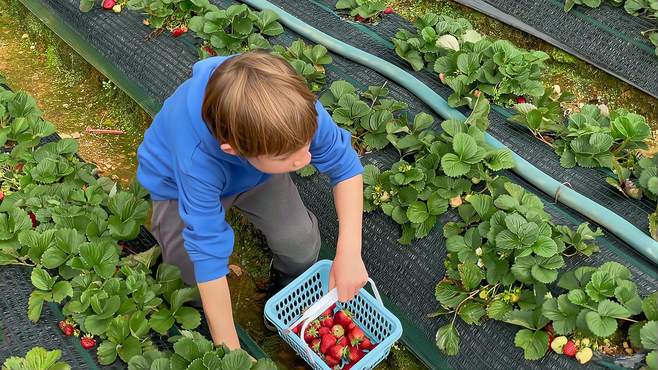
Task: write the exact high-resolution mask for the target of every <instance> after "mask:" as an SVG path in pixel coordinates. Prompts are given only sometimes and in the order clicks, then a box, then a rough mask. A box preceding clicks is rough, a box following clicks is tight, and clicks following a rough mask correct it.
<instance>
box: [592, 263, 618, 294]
mask: <svg viewBox="0 0 658 370" xmlns="http://www.w3.org/2000/svg"><path fill="white" fill-rule="evenodd" d="M615 288H616V284H615V280H614V278H613V277H612V276H611V275H610V274H608V273H607V272H606V271H603V270H601V268H599V270H598V271H597V272H595V273H593V274H592V278H591V280H590V281H589V283H587V285H586V286H585V292H587V295H589V296H590V298H592V299H593V300H594V301H596V302H599V301H601V300H603V299H605V298H607V297H612V296H613V295H614V294H615Z"/></svg>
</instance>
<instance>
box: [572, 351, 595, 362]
mask: <svg viewBox="0 0 658 370" xmlns="http://www.w3.org/2000/svg"><path fill="white" fill-rule="evenodd" d="M593 355H594V353H593V352H592V349H591V348H583V349H581V350H580V351H578V352H577V353H576V360H578V362H580V364H581V365H585V364H586V363H588V362H589V361H590V360H591V359H592V356H593Z"/></svg>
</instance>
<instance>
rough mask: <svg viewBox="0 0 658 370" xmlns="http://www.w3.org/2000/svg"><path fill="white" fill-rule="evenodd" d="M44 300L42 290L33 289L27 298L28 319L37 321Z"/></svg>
mask: <svg viewBox="0 0 658 370" xmlns="http://www.w3.org/2000/svg"><path fill="white" fill-rule="evenodd" d="M44 301H45V299H44V295H43V293H42V292H39V291H33V292H32V293H31V294H30V298H28V300H27V318H28V319H30V321H32V322H37V321H39V318H40V317H41V310H42V309H43V302H44Z"/></svg>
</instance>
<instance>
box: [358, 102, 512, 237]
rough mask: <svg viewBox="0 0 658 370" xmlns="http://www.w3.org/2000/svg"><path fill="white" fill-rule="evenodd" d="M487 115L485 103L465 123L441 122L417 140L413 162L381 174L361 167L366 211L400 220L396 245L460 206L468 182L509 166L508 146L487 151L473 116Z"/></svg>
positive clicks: (424, 231) (422, 234) (425, 230)
mask: <svg viewBox="0 0 658 370" xmlns="http://www.w3.org/2000/svg"><path fill="white" fill-rule="evenodd" d="M482 101H483V102H484V103H486V100H482ZM481 104H482V103H480V105H481ZM487 113H488V105H487V107H486V109H481V108H476V109H475V110H474V113H473V114H472V115H471V116H470V117H469V118H468V119H467V120H466V121H465V122H461V121H456V120H448V121H444V122H443V123H442V125H441V127H442V128H443V134H441V135H439V134H438V132H437V133H433V134H432V133H429V134H427V135H425V137H426V138H431V139H429V140H426V141H423V140H422V139H421V140H418V142H419V143H421V144H422V146H421V148H420V149H418V151H417V152H416V154H415V161H414V162H413V163H410V162H408V161H406V160H404V159H403V160H401V161H399V162H397V163H395V164H394V165H393V166H392V167H391V169H390V170H387V171H384V172H381V171H380V170H379V169H378V168H376V167H374V166H372V165H369V166H366V169H365V173H364V184H365V185H366V188H365V190H364V197H365V203H364V205H365V206H364V207H365V210H366V211H373V210H375V209H382V211H383V212H384V213H385V214H387V215H388V216H390V217H391V218H393V220H394V221H395V222H397V223H398V224H400V225H401V226H402V236H401V238H400V240H399V242H400V243H401V244H408V243H410V242H411V241H413V239H416V238H423V237H425V236H426V235H427V234H428V233H429V232H430V231H431V230H432V228H433V227H434V225H435V224H436V221H437V216H439V215H441V214H443V213H445V212H446V211H447V210H448V208H449V207H450V206H452V207H457V206H459V205H460V204H461V202H462V197H464V196H468V194H470V193H471V188H472V186H473V184H476V183H479V182H480V181H482V180H485V181H489V180H491V179H493V176H492V171H499V170H502V169H508V168H511V167H513V166H514V161H513V159H512V154H511V152H510V151H509V150H498V149H492V148H490V147H489V146H488V145H487V144H486V143H485V141H484V132H483V131H482V130H481V129H480V128H479V127H478V126H477V125H476V124H477V123H479V119H476V116H477V115H478V114H480V115H482V117H486V115H487ZM485 120H486V118H485ZM429 126H431V125H427V127H428V128H429ZM430 132H431V131H430ZM403 140H404V138H403Z"/></svg>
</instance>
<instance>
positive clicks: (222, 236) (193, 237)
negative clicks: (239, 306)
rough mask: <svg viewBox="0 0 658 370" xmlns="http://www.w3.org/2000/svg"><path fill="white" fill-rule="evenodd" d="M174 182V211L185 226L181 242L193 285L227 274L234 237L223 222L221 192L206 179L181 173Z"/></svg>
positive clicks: (224, 219) (231, 230)
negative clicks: (190, 268) (176, 188)
mask: <svg viewBox="0 0 658 370" xmlns="http://www.w3.org/2000/svg"><path fill="white" fill-rule="evenodd" d="M177 183H178V184H177V185H178V210H179V213H180V217H181V219H182V220H183V222H184V223H185V228H184V229H183V241H184V244H185V249H187V253H188V254H189V256H190V260H192V263H193V264H194V274H195V278H196V281H197V283H203V282H207V281H211V280H215V279H218V278H221V277H223V276H225V275H227V274H228V259H229V257H230V256H231V253H232V252H233V242H234V234H233V229H231V227H230V226H229V225H228V223H227V222H226V217H225V216H226V214H225V211H224V208H223V207H222V203H221V201H220V197H221V189H220V188H219V187H218V186H216V185H213V184H211V182H210V181H208V179H203V178H200V177H197V176H195V175H193V174H190V173H185V172H181V173H180V174H179V176H178V179H177Z"/></svg>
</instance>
